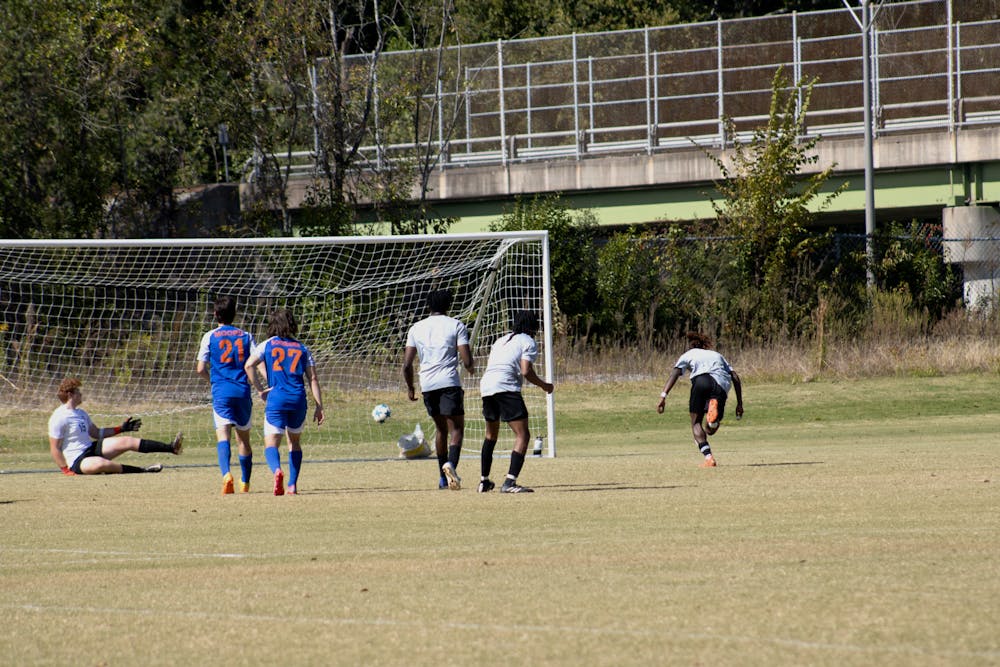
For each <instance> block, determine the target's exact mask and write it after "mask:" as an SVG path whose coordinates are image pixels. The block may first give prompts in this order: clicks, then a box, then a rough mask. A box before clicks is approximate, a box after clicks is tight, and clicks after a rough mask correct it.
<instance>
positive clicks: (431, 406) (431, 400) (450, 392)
mask: <svg viewBox="0 0 1000 667" xmlns="http://www.w3.org/2000/svg"><path fill="white" fill-rule="evenodd" d="M424 407H425V408H427V414H428V415H429V416H431V417H438V416H442V417H460V416H462V415H464V414H465V390H464V389H462V388H461V387H444V388H443V389H433V390H431V391H425V392H424Z"/></svg>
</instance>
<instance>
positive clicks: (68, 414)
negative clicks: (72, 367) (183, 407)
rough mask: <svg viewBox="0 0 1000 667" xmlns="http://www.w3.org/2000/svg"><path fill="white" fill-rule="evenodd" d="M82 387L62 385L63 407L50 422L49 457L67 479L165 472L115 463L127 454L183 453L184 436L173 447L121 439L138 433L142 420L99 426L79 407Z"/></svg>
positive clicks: (69, 383) (72, 380)
mask: <svg viewBox="0 0 1000 667" xmlns="http://www.w3.org/2000/svg"><path fill="white" fill-rule="evenodd" d="M80 384H81V383H80V381H79V380H78V379H76V378H66V379H65V380H63V381H62V382H61V383H60V384H59V391H58V392H57V395H58V396H59V401H60V402H61V403H62V405H60V406H59V407H58V408H56V410H55V412H53V413H52V416H51V417H50V418H49V453H50V454H51V455H52V460H53V461H55V463H56V465H57V466H59V469H60V470H61V471H62V473H63V474H64V475H102V474H109V473H136V472H160V470H162V469H163V466H161V465H160V464H156V465H151V466H146V467H139V466H130V465H123V464H121V463H118V462H117V461H113V460H112V459H115V458H117V457H118V456H120V455H122V454H124V453H125V452H141V453H144V454H145V453H149V452H168V453H170V454H180V453H181V449H182V447H183V445H182V440H183V437H182V435H181V434H180V433H178V434H177V437H175V438H174V441H173V442H172V443H170V444H167V443H163V442H157V441H155V440H146V439H145V438H143V439H140V438H135V437H132V436H129V435H118V434H119V433H126V432H128V431H138V430H139V428H140V427H141V426H142V420H141V419H133V418H132V417H129V418H128V419H126V420H125V421H124V423H122V425H121V426H109V427H106V428H98V427H97V426H95V425H94V422H93V421H91V419H90V415H88V414H87V413H86V411H84V410H81V409H80V407H79V406H80V403H82V402H83V393H82V392H81V391H80Z"/></svg>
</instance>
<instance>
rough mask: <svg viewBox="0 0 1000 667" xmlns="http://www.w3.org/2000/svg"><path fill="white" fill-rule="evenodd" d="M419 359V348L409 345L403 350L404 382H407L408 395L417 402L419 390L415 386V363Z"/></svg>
mask: <svg viewBox="0 0 1000 667" xmlns="http://www.w3.org/2000/svg"><path fill="white" fill-rule="evenodd" d="M416 358H417V348H415V347H413V346H412V345H407V346H406V348H405V349H404V350H403V381H404V382H406V395H407V396H408V397H409V399H410V400H411V401H415V400H417V388H416V386H414V384H413V362H414V360H415V359H416Z"/></svg>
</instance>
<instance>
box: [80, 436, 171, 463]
mask: <svg viewBox="0 0 1000 667" xmlns="http://www.w3.org/2000/svg"><path fill="white" fill-rule="evenodd" d="M182 442H183V436H182V435H181V434H180V433H178V434H177V437H175V438H174V440H173V442H170V443H166V442H160V441H158V440H147V439H146V438H136V437H133V436H131V435H116V436H114V437H113V438H104V440H102V441H101V444H100V447H99V450H100V456H102V457H103V458H106V459H114V458H117V457H119V456H121V455H122V454H124V453H125V452H139V453H140V454H149V453H151V452H163V453H167V454H180V453H181V450H182V448H183V447H182Z"/></svg>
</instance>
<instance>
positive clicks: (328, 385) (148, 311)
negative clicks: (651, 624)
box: [0, 232, 555, 458]
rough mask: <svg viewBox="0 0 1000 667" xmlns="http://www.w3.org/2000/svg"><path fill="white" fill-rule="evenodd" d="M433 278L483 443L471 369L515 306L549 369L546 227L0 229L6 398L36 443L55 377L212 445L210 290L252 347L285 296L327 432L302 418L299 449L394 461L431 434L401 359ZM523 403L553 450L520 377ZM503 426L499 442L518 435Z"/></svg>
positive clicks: (153, 430) (125, 412)
mask: <svg viewBox="0 0 1000 667" xmlns="http://www.w3.org/2000/svg"><path fill="white" fill-rule="evenodd" d="M443 288H447V289H451V290H452V292H453V294H454V297H455V299H454V303H453V306H452V309H451V312H450V313H449V314H450V315H451V316H453V317H455V318H458V319H460V320H462V321H463V322H465V324H466V325H467V326H468V328H469V332H470V334H471V338H472V349H473V354H474V356H475V358H476V369H477V375H476V377H469V376H467V374H466V373H465V372H464V369H463V371H462V382H463V386H464V388H465V395H466V414H467V419H466V442H465V447H466V449H468V450H474V451H478V449H479V445H480V444H481V442H482V436H483V422H482V419H481V418H480V417H479V409H480V396H479V377H478V375H479V373H481V372H482V370H483V369H484V367H485V364H486V358H487V356H488V354H489V350H490V346H491V344H492V343H493V341H494V340H495V339H496V338H497V337H498V336H500V335H502V334H503V333H505V332H507V331H509V330H510V323H511V315H512V313H513V312H514V311H516V310H521V309H525V310H532V311H534V312H537V313H538V314H539V317H540V318H541V319H542V323H543V331H541V332H539V340H538V345H539V351H540V356H539V359H538V361H537V362H536V368H537V369H538V370H539V374H542V373H544V376H545V377H546V378H549V379H551V378H552V374H553V363H552V355H551V349H552V339H551V336H552V327H551V321H552V315H551V301H550V282H549V274H548V236H547V233H546V232H499V233H482V234H447V235H426V236H380V237H336V238H333V237H328V238H286V239H238V240H218V239H212V240H150V241H137V240H131V241H72V242H70V241H4V243H3V246H2V247H0V309H2V312H3V318H4V319H3V321H2V322H0V350H2V353H0V405H2V406H4V407H3V408H0V410H3V411H7V412H8V413H10V412H11V411H27V412H30V411H37V412H39V415H38V416H37V423H36V424H33V427H32V428H31V429H30V430H31V432H32V435H31V436H28V437H29V438H30V439H31V440H32V442H38V441H39V440H40V441H46V440H45V438H46V434H45V431H46V428H45V424H46V419H47V416H48V413H50V412H51V411H52V410H54V409H55V408H56V407H57V405H58V399H57V398H56V396H55V391H56V387H57V386H58V384H59V382H60V381H61V380H62V379H63V378H65V377H78V378H80V380H81V381H82V383H83V395H84V404H83V405H82V407H83V408H84V409H86V410H87V411H88V412H89V413H90V414H91V417H92V418H93V419H94V421H95V423H97V424H98V425H99V426H112V425H114V424H116V423H120V422H121V421H122V420H123V419H124V418H125V417H127V416H129V415H139V416H142V418H143V430H142V433H143V435H145V436H146V437H151V438H159V439H165V440H169V438H170V437H171V436H172V434H173V433H174V432H176V431H184V433H185V441H186V442H187V443H188V444H189V445H190V446H193V447H197V446H201V445H204V446H211V447H213V448H214V445H215V432H214V427H213V424H212V418H211V393H210V387H209V385H208V383H207V382H205V381H204V380H202V379H201V378H200V377H199V376H198V375H196V373H195V367H196V363H197V361H196V357H197V353H198V346H199V343H200V340H201V337H202V335H203V334H204V333H205V332H206V331H209V330H210V329H213V328H214V327H215V326H216V322H215V319H214V316H213V304H214V301H215V299H216V298H218V297H220V296H223V295H230V296H234V297H236V299H237V303H238V309H237V317H236V321H235V322H234V324H235V325H236V326H239V327H241V328H243V329H246V330H247V331H249V332H250V333H252V334H253V335H254V337H255V338H256V340H257V342H261V341H263V340H264V339H265V338H266V331H267V322H268V315H269V313H270V312H271V311H272V310H274V309H275V308H278V307H288V308H291V309H292V311H293V312H294V313H295V316H296V318H297V319H298V322H299V339H300V340H302V342H304V343H305V344H306V346H307V347H308V348H309V349H310V350H311V351H312V353H313V355H314V357H315V358H316V364H317V366H316V367H317V373H318V376H319V379H320V384H321V386H322V388H323V392H324V403H325V406H324V407H325V409H326V414H327V423H325V424H324V425H323V426H322V428H319V429H317V428H316V427H315V426H313V425H311V424H309V425H307V431H306V434H305V437H304V439H303V447H304V449H305V451H306V452H307V456H310V457H313V456H328V457H331V458H352V457H361V458H366V457H394V456H396V454H397V448H396V442H397V440H398V438H399V437H401V436H403V435H407V434H409V433H412V432H413V431H414V430H415V427H416V425H417V424H419V425H420V426H421V429H422V430H423V431H424V433H425V435H426V437H427V439H428V441H429V442H431V443H433V440H432V437H433V433H434V425H433V422H432V421H431V420H430V418H429V417H428V416H427V414H426V411H425V410H424V407H423V402H422V401H420V400H418V401H416V402H411V401H409V400H407V396H406V391H405V384H404V383H403V379H402V358H403V347H404V344H405V340H406V332H407V330H408V329H409V327H410V325H412V324H413V323H414V322H416V321H417V320H419V319H422V318H423V317H426V316H427V315H428V312H427V307H426V296H427V294H428V293H429V292H430V291H432V290H436V289H443ZM524 398H525V401H526V403H527V404H528V410H529V413H530V415H531V417H530V428H531V432H532V437H533V438H534V437H535V436H536V435H540V436H542V437H543V438H544V439H545V453H546V454H548V455H554V454H555V441H554V421H553V414H554V413H553V404H552V397H551V396H547V395H546V394H545V393H544V392H542V391H540V390H538V389H537V388H536V387H534V386H531V385H527V386H526V387H525V391H524ZM254 400H255V403H254V413H253V419H254V425H255V429H254V440H253V444H254V446H255V447H261V438H262V435H261V434H262V424H263V412H264V411H263V405H262V404H261V403H260V402H259V401H258V400H257V399H256V397H255V399H254ZM309 401H310V412H309V415H310V418H311V415H312V407H313V406H312V396H311V395H310V396H309ZM378 403H386V404H388V405H389V406H390V407H391V408H392V417H391V418H390V419H389V420H388V421H386V422H385V423H382V424H380V423H377V422H375V421H374V420H373V419H372V417H371V410H372V407H373V406H374V405H376V404H378ZM32 419H33V420H35V417H32ZM505 431H508V429H502V430H501V438H502V439H501V441H500V442H499V443H498V449H500V450H503V449H510V447H511V446H512V444H513V442H512V440H511V435H510V434H509V432H505ZM46 442H47V441H46ZM325 448H329V449H325ZM310 450H312V451H310ZM324 450H325V451H324Z"/></svg>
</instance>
